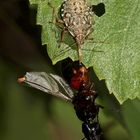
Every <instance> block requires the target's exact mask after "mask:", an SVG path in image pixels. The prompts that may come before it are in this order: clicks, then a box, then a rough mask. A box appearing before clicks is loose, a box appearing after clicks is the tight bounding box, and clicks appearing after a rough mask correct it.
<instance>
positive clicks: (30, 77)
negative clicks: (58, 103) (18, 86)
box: [19, 72, 73, 101]
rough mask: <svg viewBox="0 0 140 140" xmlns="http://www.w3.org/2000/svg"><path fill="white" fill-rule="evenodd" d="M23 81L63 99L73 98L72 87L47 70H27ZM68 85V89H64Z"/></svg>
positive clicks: (69, 99)
mask: <svg viewBox="0 0 140 140" xmlns="http://www.w3.org/2000/svg"><path fill="white" fill-rule="evenodd" d="M20 79H21V78H20ZM20 79H19V80H20ZM61 81H62V82H61ZM23 82H25V83H27V84H28V85H29V86H31V87H34V88H36V89H39V90H41V91H43V92H46V93H48V94H51V95H53V96H56V97H59V98H61V99H63V100H66V101H71V100H72V99H71V98H72V95H73V91H72V90H71V89H70V87H69V86H68V84H67V83H66V82H65V81H64V80H63V79H62V78H61V77H60V76H58V75H53V74H49V73H45V72H27V73H26V75H25V76H24V81H23ZM66 87H67V89H68V90H67V89H64V88H66ZM62 91H63V92H62ZM64 92H66V93H64ZM69 92H70V93H69ZM69 95H71V96H69Z"/></svg>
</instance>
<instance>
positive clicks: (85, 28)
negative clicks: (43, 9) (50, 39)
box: [60, 0, 93, 45]
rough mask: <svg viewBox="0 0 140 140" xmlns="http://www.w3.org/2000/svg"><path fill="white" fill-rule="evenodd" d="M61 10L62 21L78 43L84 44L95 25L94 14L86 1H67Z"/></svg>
mask: <svg viewBox="0 0 140 140" xmlns="http://www.w3.org/2000/svg"><path fill="white" fill-rule="evenodd" d="M60 10H61V11H60V12H61V17H62V20H63V21H64V23H65V26H66V27H67V29H68V31H69V32H70V34H71V35H72V36H73V37H74V38H75V40H76V43H77V44H78V45H81V44H83V43H84V40H85V37H86V36H87V35H88V34H89V33H90V32H91V31H92V25H93V21H92V20H93V19H92V16H93V12H92V9H91V8H90V6H89V5H88V4H87V2H86V0H65V1H64V2H63V4H62V6H61V9H60Z"/></svg>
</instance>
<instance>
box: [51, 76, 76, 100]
mask: <svg viewBox="0 0 140 140" xmlns="http://www.w3.org/2000/svg"><path fill="white" fill-rule="evenodd" d="M50 75H51V76H52V77H53V78H54V79H55V80H56V81H57V82H58V83H59V85H60V87H62V89H63V90H64V93H66V94H67V96H69V98H73V96H74V93H73V91H72V89H71V88H70V86H69V85H68V84H67V82H66V81H65V80H64V79H63V78H61V77H60V76H58V75H54V74H50Z"/></svg>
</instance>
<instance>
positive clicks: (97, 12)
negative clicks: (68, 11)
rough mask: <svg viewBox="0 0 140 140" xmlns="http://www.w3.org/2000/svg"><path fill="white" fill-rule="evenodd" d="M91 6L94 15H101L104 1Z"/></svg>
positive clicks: (103, 10) (103, 11) (103, 9)
mask: <svg viewBox="0 0 140 140" xmlns="http://www.w3.org/2000/svg"><path fill="white" fill-rule="evenodd" d="M91 8H92V11H93V12H94V13H95V15H97V16H98V17H101V16H102V15H103V14H104V13H105V5H104V3H99V4H97V5H92V6H91Z"/></svg>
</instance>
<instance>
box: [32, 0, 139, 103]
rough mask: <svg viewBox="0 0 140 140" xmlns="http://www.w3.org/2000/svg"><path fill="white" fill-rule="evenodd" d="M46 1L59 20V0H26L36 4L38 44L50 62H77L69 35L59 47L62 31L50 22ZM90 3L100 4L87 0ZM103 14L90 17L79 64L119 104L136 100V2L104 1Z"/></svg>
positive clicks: (51, 13) (137, 44)
mask: <svg viewBox="0 0 140 140" xmlns="http://www.w3.org/2000/svg"><path fill="white" fill-rule="evenodd" d="M48 2H50V3H51V4H52V5H53V6H54V7H55V11H56V15H57V17H59V7H60V6H61V4H62V0H45V1H41V0H40V1H39V0H36V1H35V0H30V3H31V4H37V5H38V10H37V24H39V25H42V44H47V52H48V54H49V56H50V58H51V60H52V62H53V64H55V63H56V62H58V61H60V60H63V59H65V58H67V57H70V58H71V59H72V60H76V59H78V57H77V51H76V46H74V45H72V44H73V42H74V40H73V38H72V37H71V35H69V34H66V35H65V40H64V43H63V44H62V45H61V47H58V46H59V42H60V38H61V31H62V29H61V28H59V27H58V26H56V25H55V24H53V23H50V21H52V18H54V19H55V17H54V15H53V9H52V8H51V7H50V6H49V5H48ZM90 3H91V4H97V3H100V2H99V1H98V2H97V1H95V0H90ZM104 4H105V6H106V13H105V15H104V16H102V17H101V18H98V17H96V16H95V17H94V19H95V24H94V25H93V27H94V32H93V33H92V34H91V35H90V36H91V37H93V38H94V40H93V41H92V40H91V41H89V40H85V43H84V45H83V46H82V54H83V63H84V64H85V65H86V66H87V67H89V66H93V67H94V70H95V72H96V74H97V75H98V77H99V78H100V79H105V80H106V85H107V87H108V89H109V91H110V93H113V94H114V95H115V97H116V98H117V99H118V101H119V102H120V103H123V102H124V101H125V100H127V99H128V98H130V99H134V98H136V97H138V98H139V99H140V86H139V85H140V63H139V61H140V55H139V54H140V49H139V44H140V32H139V31H140V22H139V21H140V1H139V0H133V1H132V0H123V1H120V0H110V1H107V0H105V1H104Z"/></svg>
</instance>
